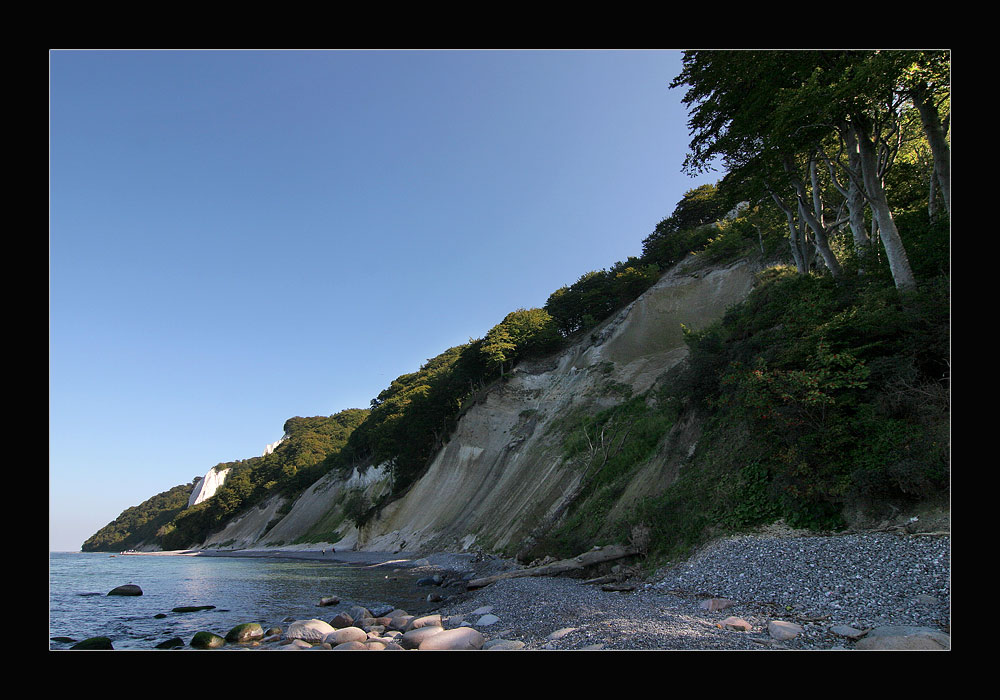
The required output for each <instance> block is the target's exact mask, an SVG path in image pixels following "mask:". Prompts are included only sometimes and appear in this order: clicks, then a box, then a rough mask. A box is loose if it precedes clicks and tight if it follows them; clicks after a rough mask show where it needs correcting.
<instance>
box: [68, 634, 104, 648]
mask: <svg viewBox="0 0 1000 700" xmlns="http://www.w3.org/2000/svg"><path fill="white" fill-rule="evenodd" d="M70 649H80V650H84V651H88V650H89V651H100V650H106V649H114V646H112V644H111V640H110V639H109V638H108V637H90V638H89V639H84V640H83V641H82V642H77V643H76V644H74V645H73V646H71V647H70Z"/></svg>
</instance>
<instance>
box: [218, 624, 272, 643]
mask: <svg viewBox="0 0 1000 700" xmlns="http://www.w3.org/2000/svg"><path fill="white" fill-rule="evenodd" d="M263 637H264V628H263V627H261V626H260V623H257V622H244V623H243V624H241V625H236V626H235V627H233V628H232V629H231V630H229V632H227V633H226V641H227V642H229V643H230V644H245V643H247V642H253V641H258V640H260V639H262V638H263Z"/></svg>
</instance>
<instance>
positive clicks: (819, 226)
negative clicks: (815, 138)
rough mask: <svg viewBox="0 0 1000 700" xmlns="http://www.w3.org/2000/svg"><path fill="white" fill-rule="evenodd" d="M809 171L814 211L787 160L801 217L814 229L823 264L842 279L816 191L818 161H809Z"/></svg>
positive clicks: (800, 182)
mask: <svg viewBox="0 0 1000 700" xmlns="http://www.w3.org/2000/svg"><path fill="white" fill-rule="evenodd" d="M809 170H810V176H811V177H812V179H813V197H812V204H813V211H810V210H809V207H808V206H806V204H807V202H809V200H810V197H809V195H808V193H807V192H806V187H805V184H804V183H803V182H802V180H800V179H799V178H798V177H797V176H796V175H795V174H794V170H793V165H792V163H791V161H790V160H788V159H787V158H786V159H785V171H786V172H787V173H788V175H789V178H790V179H791V182H792V186H793V187H794V188H795V193H796V196H797V199H798V206H799V215H800V216H801V217H802V219H803V220H804V221H805V222H806V223H807V224H808V225H809V228H811V229H812V232H813V237H814V238H815V240H816V248H817V249H818V250H819V253H820V255H822V256H823V262H825V263H826V266H827V268H829V270H830V274H831V275H833V276H834V277H840V275H841V274H842V270H841V267H840V262H839V261H838V260H837V256H836V255H834V254H833V251H832V250H830V241H829V237H828V235H827V233H828V232H827V230H826V226H825V225H824V223H823V218H822V217H823V204H822V200H821V199H820V196H819V193H818V192H817V191H816V188H817V185H818V182H817V179H816V161H815V160H813V159H812V158H810V159H809Z"/></svg>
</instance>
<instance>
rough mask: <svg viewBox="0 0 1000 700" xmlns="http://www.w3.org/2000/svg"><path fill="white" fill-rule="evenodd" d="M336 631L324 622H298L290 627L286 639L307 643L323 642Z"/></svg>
mask: <svg viewBox="0 0 1000 700" xmlns="http://www.w3.org/2000/svg"><path fill="white" fill-rule="evenodd" d="M334 631H335V630H334V628H333V627H331V626H330V625H328V624H327V623H325V622H323V621H322V620H296V621H295V622H293V623H292V624H290V625H289V626H288V631H287V632H285V637H287V638H288V639H301V640H303V641H305V642H322V641H323V638H324V637H326V636H327V635H328V634H330V633H331V632H334Z"/></svg>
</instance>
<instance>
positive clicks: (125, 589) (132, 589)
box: [108, 583, 142, 595]
mask: <svg viewBox="0 0 1000 700" xmlns="http://www.w3.org/2000/svg"><path fill="white" fill-rule="evenodd" d="M108 595H142V589H141V588H139V587H138V586H136V585H135V584H134V583H126V584H125V585H124V586H118V587H117V588H112V589H111V590H110V591H109V592H108Z"/></svg>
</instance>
